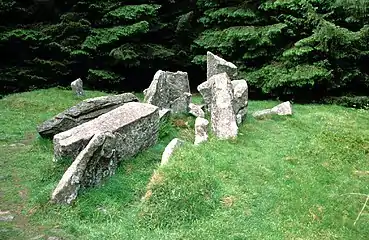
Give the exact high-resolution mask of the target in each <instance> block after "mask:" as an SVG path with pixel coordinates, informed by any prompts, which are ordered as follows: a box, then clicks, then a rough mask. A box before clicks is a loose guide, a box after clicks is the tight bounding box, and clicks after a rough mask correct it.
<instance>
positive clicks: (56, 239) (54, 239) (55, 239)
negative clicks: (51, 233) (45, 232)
mask: <svg viewBox="0 0 369 240" xmlns="http://www.w3.org/2000/svg"><path fill="white" fill-rule="evenodd" d="M47 240H61V238H58V237H48V238H47Z"/></svg>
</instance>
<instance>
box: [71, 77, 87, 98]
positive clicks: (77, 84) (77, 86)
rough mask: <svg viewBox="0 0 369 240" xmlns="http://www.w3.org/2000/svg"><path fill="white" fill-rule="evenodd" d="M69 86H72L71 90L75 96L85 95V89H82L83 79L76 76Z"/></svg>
mask: <svg viewBox="0 0 369 240" xmlns="http://www.w3.org/2000/svg"><path fill="white" fill-rule="evenodd" d="M70 86H71V87H72V91H73V92H74V93H75V94H76V95H77V96H84V95H85V91H84V90H83V81H82V79H80V78H78V79H77V80H74V81H73V82H72V83H71V84H70Z"/></svg>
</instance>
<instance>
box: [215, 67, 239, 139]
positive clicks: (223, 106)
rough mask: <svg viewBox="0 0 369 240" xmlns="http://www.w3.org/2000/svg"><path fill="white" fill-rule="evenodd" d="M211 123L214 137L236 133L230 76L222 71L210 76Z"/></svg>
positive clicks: (232, 135)
mask: <svg viewBox="0 0 369 240" xmlns="http://www.w3.org/2000/svg"><path fill="white" fill-rule="evenodd" d="M209 81H210V82H212V90H211V91H212V102H211V111H210V112H211V125H212V129H213V132H214V134H215V136H216V137H218V138H220V139H228V138H234V137H236V136H237V133H238V126H237V122H236V114H235V112H234V109H233V102H234V95H233V88H232V83H231V80H230V78H229V77H228V75H227V73H225V72H223V73H220V74H217V75H214V76H212V77H211V78H210V79H209Z"/></svg>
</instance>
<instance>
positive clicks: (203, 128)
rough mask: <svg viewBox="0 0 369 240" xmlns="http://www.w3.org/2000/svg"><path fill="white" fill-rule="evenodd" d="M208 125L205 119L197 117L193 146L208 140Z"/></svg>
mask: <svg viewBox="0 0 369 240" xmlns="http://www.w3.org/2000/svg"><path fill="white" fill-rule="evenodd" d="M208 125H209V121H208V120H206V119H205V118H202V117H198V118H196V120H195V142H194V145H199V144H200V143H202V142H205V141H207V140H208Z"/></svg>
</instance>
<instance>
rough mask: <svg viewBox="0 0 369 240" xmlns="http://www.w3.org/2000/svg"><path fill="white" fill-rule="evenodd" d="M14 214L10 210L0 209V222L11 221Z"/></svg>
mask: <svg viewBox="0 0 369 240" xmlns="http://www.w3.org/2000/svg"><path fill="white" fill-rule="evenodd" d="M13 219H14V216H13V215H11V213H10V211H4V212H3V211H0V222H10V221H13Z"/></svg>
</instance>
